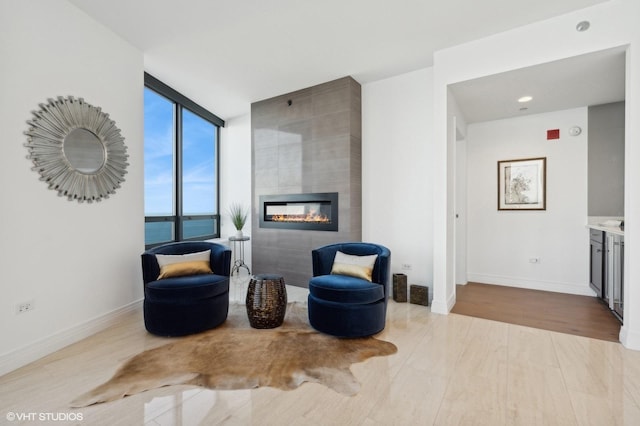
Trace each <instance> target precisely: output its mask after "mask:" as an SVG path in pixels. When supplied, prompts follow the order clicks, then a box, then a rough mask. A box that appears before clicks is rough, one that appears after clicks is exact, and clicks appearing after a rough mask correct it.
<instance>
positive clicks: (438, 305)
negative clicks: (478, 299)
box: [431, 292, 456, 315]
mask: <svg viewBox="0 0 640 426" xmlns="http://www.w3.org/2000/svg"><path fill="white" fill-rule="evenodd" d="M455 304H456V295H455V292H452V293H451V294H450V295H449V297H448V298H447V300H444V301H440V300H436V299H435V298H433V300H431V312H433V313H434V314H443V315H448V314H449V312H451V309H453V305H455Z"/></svg>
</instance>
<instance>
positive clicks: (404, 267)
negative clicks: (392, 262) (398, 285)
mask: <svg viewBox="0 0 640 426" xmlns="http://www.w3.org/2000/svg"><path fill="white" fill-rule="evenodd" d="M402 270H403V271H410V270H411V264H410V263H403V264H402Z"/></svg>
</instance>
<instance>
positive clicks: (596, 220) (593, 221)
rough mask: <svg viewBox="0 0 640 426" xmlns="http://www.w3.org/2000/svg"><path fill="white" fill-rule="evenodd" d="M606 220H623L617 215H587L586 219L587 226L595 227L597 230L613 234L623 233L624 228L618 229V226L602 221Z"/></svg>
mask: <svg viewBox="0 0 640 426" xmlns="http://www.w3.org/2000/svg"><path fill="white" fill-rule="evenodd" d="M607 220H623V219H622V218H619V217H615V218H614V217H589V219H588V221H587V228H591V229H597V230H598V231H604V232H609V233H611V234H615V235H623V236H624V229H620V227H619V226H605V225H603V223H604V222H605V221H607Z"/></svg>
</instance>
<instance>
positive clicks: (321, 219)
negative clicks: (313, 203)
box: [271, 212, 331, 223]
mask: <svg viewBox="0 0 640 426" xmlns="http://www.w3.org/2000/svg"><path fill="white" fill-rule="evenodd" d="M271 220H272V221H273V222H298V223H300V222H304V223H331V219H329V218H328V217H327V216H326V215H324V214H318V213H316V212H309V213H307V214H275V215H273V216H271Z"/></svg>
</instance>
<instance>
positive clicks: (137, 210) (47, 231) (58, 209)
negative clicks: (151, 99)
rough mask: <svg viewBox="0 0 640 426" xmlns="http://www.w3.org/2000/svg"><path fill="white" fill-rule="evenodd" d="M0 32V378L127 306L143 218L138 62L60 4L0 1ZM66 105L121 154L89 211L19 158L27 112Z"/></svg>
mask: <svg viewBox="0 0 640 426" xmlns="http://www.w3.org/2000/svg"><path fill="white" fill-rule="evenodd" d="M0 28H2V37H0V52H1V53H0V57H1V58H2V59H1V61H2V65H1V66H0V93H2V96H0V117H1V120H2V121H1V123H2V140H3V143H2V155H0V181H1V182H2V190H1V191H2V209H1V210H2V213H1V214H2V220H0V271H2V278H0V290H1V293H2V296H1V297H0V336H1V337H2V338H1V339H0V374H2V373H4V372H6V371H9V370H11V369H13V368H16V367H18V366H20V365H22V364H26V363H28V362H30V361H32V360H34V359H37V358H39V357H40V356H42V355H45V354H47V353H49V352H51V351H53V350H56V349H58V348H60V347H62V346H65V345H67V344H69V343H72V342H73V341H76V340H79V339H81V338H83V337H85V336H86V335H88V334H92V333H93V332H95V331H97V330H98V329H100V328H102V327H104V326H106V325H108V323H109V321H110V320H112V319H113V318H115V317H116V316H117V315H118V314H120V313H123V312H124V311H126V310H128V309H133V308H135V307H137V303H136V301H138V300H140V299H141V297H142V282H141V276H140V253H141V252H142V251H143V249H144V227H143V224H144V222H143V218H144V209H143V197H142V194H143V189H142V188H143V170H142V167H143V159H142V153H143V150H142V140H143V101H142V87H143V59H142V54H141V53H140V52H138V51H137V50H136V49H134V48H133V47H132V46H130V45H129V44H127V43H126V42H125V41H123V40H122V39H120V38H118V37H116V36H115V35H114V34H113V33H111V32H109V31H108V30H106V29H104V28H103V27H102V26H100V25H98V24H96V23H95V22H94V21H92V20H91V19H89V18H88V17H87V16H86V15H85V14H84V13H82V12H80V11H79V10H78V9H76V8H75V7H73V6H72V5H70V4H69V3H68V2H67V1H63V0H31V1H28V2H21V1H3V2H0ZM68 95H72V96H74V97H82V98H84V99H85V101H87V102H88V103H90V104H92V105H95V106H100V107H102V109H103V111H104V112H106V113H108V114H110V117H111V119H113V120H114V121H115V122H116V125H117V126H118V127H119V128H120V130H121V133H122V135H123V136H124V138H125V144H126V146H127V148H128V154H129V163H130V165H129V167H128V173H127V174H126V175H125V179H126V180H125V182H124V183H123V184H122V187H121V188H120V189H119V190H118V191H117V192H116V194H114V195H112V196H111V197H110V198H109V199H107V200H105V201H102V202H100V203H93V204H86V203H83V204H79V203H77V202H70V201H67V199H66V198H61V197H58V196H57V192H56V191H53V190H49V189H47V185H46V184H45V183H43V182H41V181H39V180H38V178H39V175H38V173H37V172H35V171H32V170H31V167H32V164H31V162H30V161H29V160H27V159H26V156H27V149H26V148H25V147H24V146H23V144H24V143H25V142H26V137H25V136H24V134H23V132H24V131H25V130H27V124H26V120H28V119H30V118H31V111H32V110H36V109H38V104H39V103H44V102H46V100H47V98H52V97H57V96H68ZM26 301H34V304H35V309H34V310H33V311H31V312H27V313H23V314H20V315H17V314H16V313H15V307H16V305H17V304H18V303H22V302H26ZM141 319H142V318H141Z"/></svg>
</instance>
